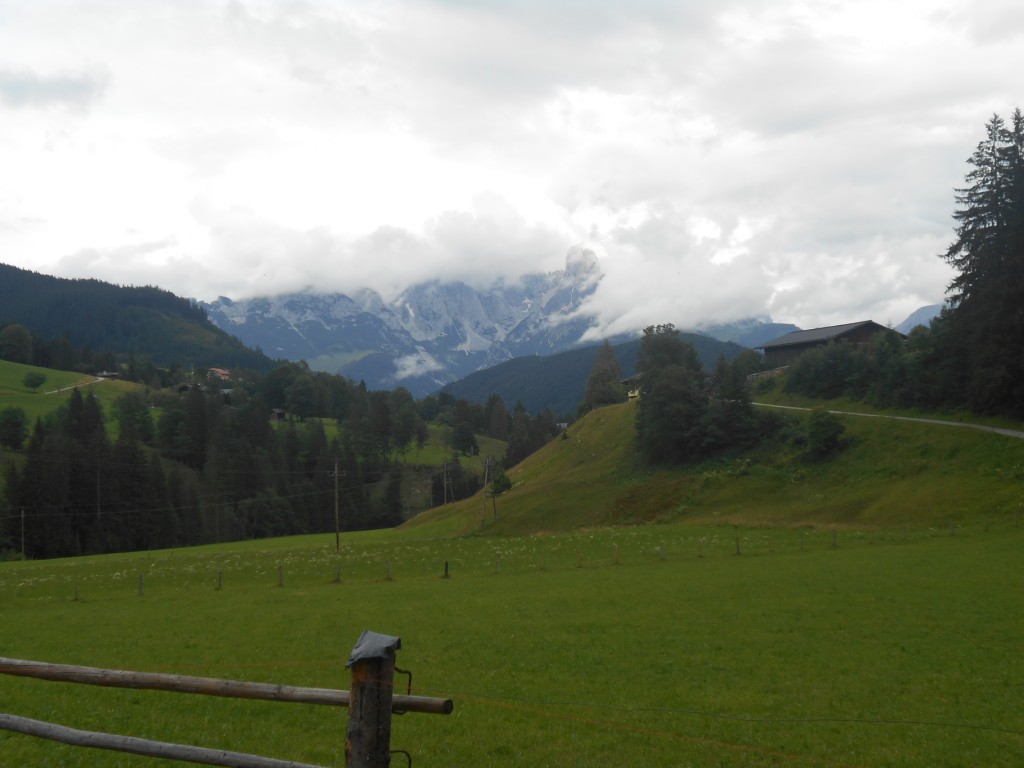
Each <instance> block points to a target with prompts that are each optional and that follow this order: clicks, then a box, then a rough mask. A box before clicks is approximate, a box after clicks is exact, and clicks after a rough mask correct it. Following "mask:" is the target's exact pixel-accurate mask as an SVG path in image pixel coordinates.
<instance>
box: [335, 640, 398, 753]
mask: <svg viewBox="0 0 1024 768" xmlns="http://www.w3.org/2000/svg"><path fill="white" fill-rule="evenodd" d="M401 647H402V640H401V638H398V637H391V636H390V635H381V634H378V633H377V632H371V631H369V630H366V631H365V632H363V634H362V635H360V636H359V642H357V643H356V647H355V648H353V649H352V656H351V658H350V659H349V660H348V663H347V664H346V665H345V666H347V667H348V668H349V669H351V670H352V690H351V691H350V693H349V712H348V731H347V734H346V738H345V765H346V766H352V767H353V768H387V766H388V764H389V763H390V762H391V702H392V696H393V691H394V677H395V653H396V651H398V649H399V648H401Z"/></svg>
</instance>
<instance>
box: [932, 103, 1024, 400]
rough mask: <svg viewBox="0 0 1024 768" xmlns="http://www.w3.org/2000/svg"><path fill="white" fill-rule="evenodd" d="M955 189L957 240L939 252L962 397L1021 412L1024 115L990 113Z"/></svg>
mask: <svg viewBox="0 0 1024 768" xmlns="http://www.w3.org/2000/svg"><path fill="white" fill-rule="evenodd" d="M968 163H969V164H970V165H971V166H972V169H971V170H970V171H969V172H968V173H967V175H966V182H967V186H965V187H963V188H961V189H957V190H956V198H955V199H956V203H957V205H958V208H957V210H956V212H955V213H954V218H955V219H956V221H957V227H956V239H955V240H954V241H953V243H952V244H951V245H950V246H949V248H948V249H947V250H946V252H945V254H943V258H944V259H945V260H946V261H947V262H948V263H949V264H950V265H952V266H953V267H954V268H955V269H956V270H957V275H956V277H954V278H953V280H952V282H951V283H950V285H949V288H948V292H949V300H950V305H951V309H950V312H949V319H950V322H951V325H952V330H953V333H952V343H953V346H952V349H951V350H950V352H951V354H953V355H954V356H955V359H956V360H957V363H958V369H959V371H960V372H961V376H962V383H961V386H962V389H963V391H964V393H965V396H966V399H967V404H968V406H970V407H971V408H974V409H975V410H979V411H982V412H1008V413H1012V414H1014V415H1017V416H1024V355H1022V354H1021V351H1022V350H1021V339H1024V115H1022V114H1021V110H1020V109H1019V108H1018V109H1017V110H1015V111H1014V113H1013V116H1012V118H1011V123H1010V125H1009V126H1007V125H1006V123H1005V121H1004V120H1003V119H1002V118H1001V117H999V116H998V115H994V116H993V117H992V118H991V119H990V120H989V122H988V124H987V125H986V126H985V138H984V139H983V140H982V141H981V142H980V143H979V144H978V146H977V148H976V149H975V151H974V153H973V154H972V155H971V157H970V159H969V160H968Z"/></svg>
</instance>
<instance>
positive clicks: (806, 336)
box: [758, 320, 886, 349]
mask: <svg viewBox="0 0 1024 768" xmlns="http://www.w3.org/2000/svg"><path fill="white" fill-rule="evenodd" d="M871 327H873V328H874V329H875V330H880V331H884V330H886V328H885V326H884V325H879V324H878V323H876V322H875V321H874V320H861V321H860V322H859V323H846V324H845V325H830V326H828V327H826V328H812V329H810V330H809V331H793V332H792V333H787V334H785V335H784V336H779V338H777V339H772V340H771V341H769V342H767V343H765V344H762V345H761V346H760V347H758V349H777V348H779V347H789V346H794V345H800V344H822V343H826V342H829V341H832V340H833V339H840V338H842V337H843V336H846V335H847V334H850V333H852V332H854V331H857V330H860V329H862V328H871Z"/></svg>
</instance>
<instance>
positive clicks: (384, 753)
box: [0, 631, 454, 768]
mask: <svg viewBox="0 0 1024 768" xmlns="http://www.w3.org/2000/svg"><path fill="white" fill-rule="evenodd" d="M399 648H401V640H400V639H399V638H397V637H391V636H389V635H381V634H378V633H376V632H369V631H367V632H363V634H362V635H361V636H360V638H359V642H357V643H356V646H355V648H354V649H353V650H352V656H351V658H350V659H349V661H348V664H347V665H346V666H348V667H349V668H350V669H351V670H352V690H351V691H342V690H334V689H329V688H301V687H294V686H286V685H277V684H273V683H247V682H241V681H237V680H217V679H213V678H207V677H188V676H184V675H168V674H162V673H155V672H128V671H122V670H115V669H97V668H95V667H80V666H73V665H70V664H48V663H45V662H39V661H26V660H23V659H7V658H0V674H5V675H18V676H21V677H33V678H37V679H41V680H53V681H58V682H69V683H85V684H88V685H100V686H107V687H115V688H142V689H149V690H158V691H172V692H175V693H194V694H202V695H206V696H226V697H230V698H239V699H261V700H265V701H282V702H293V703H303V704H324V705H328V706H335V707H347V708H348V709H349V717H348V733H347V738H346V740H345V764H346V765H348V766H358V767H359V768H385V766H387V765H388V764H389V762H390V757H391V747H390V741H391V715H392V714H393V713H396V714H397V713H404V712H423V713H428V714H438V715H447V714H450V713H451V711H452V709H453V708H454V705H453V703H452V700H451V699H439V698H430V697H425V696H413V695H411V694H404V695H403V694H395V693H394V686H393V679H394V671H395V653H396V652H397V651H398V649H399ZM0 729H3V730H8V731H14V732H17V733H23V734H27V735H29V736H37V737H40V738H44V739H51V740H53V741H59V742H62V743H64V744H72V745H75V746H81V747H95V748H98V749H110V750H116V751H118V752H130V753H132V754H136V755H146V756H148V757H160V758H164V759H169V760H181V761H185V762H192V763H199V764H202V765H219V766H226V767H227V768H322V766H313V765H309V764H308V763H297V762H292V761H289V760H278V759H274V758H269V757H262V756H260V755H249V754H244V753H241V752H229V751H224V750H219V749H208V748H205V747H195V746H190V745H184V744H170V743H167V742H160V741H152V740H150V739H140V738H134V737H131V736H122V735H119V734H110V733H97V732H94V731H80V730H77V729H75V728H68V727H66V726H63V725H58V724H56V723H48V722H43V721H40V720H31V719H29V718H26V717H18V716H16V715H9V714H0Z"/></svg>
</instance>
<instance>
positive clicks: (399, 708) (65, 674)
mask: <svg viewBox="0 0 1024 768" xmlns="http://www.w3.org/2000/svg"><path fill="white" fill-rule="evenodd" d="M0 674H4V675H16V676H19V677H34V678H37V679H39V680H52V681H55V682H64V683H85V684H86V685H100V686H105V687H108V688H141V689H147V690H152V691H172V692H175V693H195V694H200V695H203V696H224V697H227V698H234V699H260V700H263V701H287V702H294V703H298V704H324V705H327V706H335V707H348V706H349V704H350V703H351V702H350V694H349V692H348V691H343V690H335V689H332V688H302V687H296V686H289V685H278V684H276V683H246V682H241V681H238V680H218V679H216V678H212V677H190V676H187V675H168V674H164V673H161V672H128V671H124V670H119V669H99V668H97V667H82V666H77V665H74V664H48V663H46V662H43V661H27V660H25V659H8V658H3V657H0ZM453 707H454V705H453V703H452V700H451V699H437V698H431V697H428V696H410V695H405V694H398V693H396V694H394V695H393V696H392V712H423V713H426V714H433V715H447V714H451V712H452V709H453Z"/></svg>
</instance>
